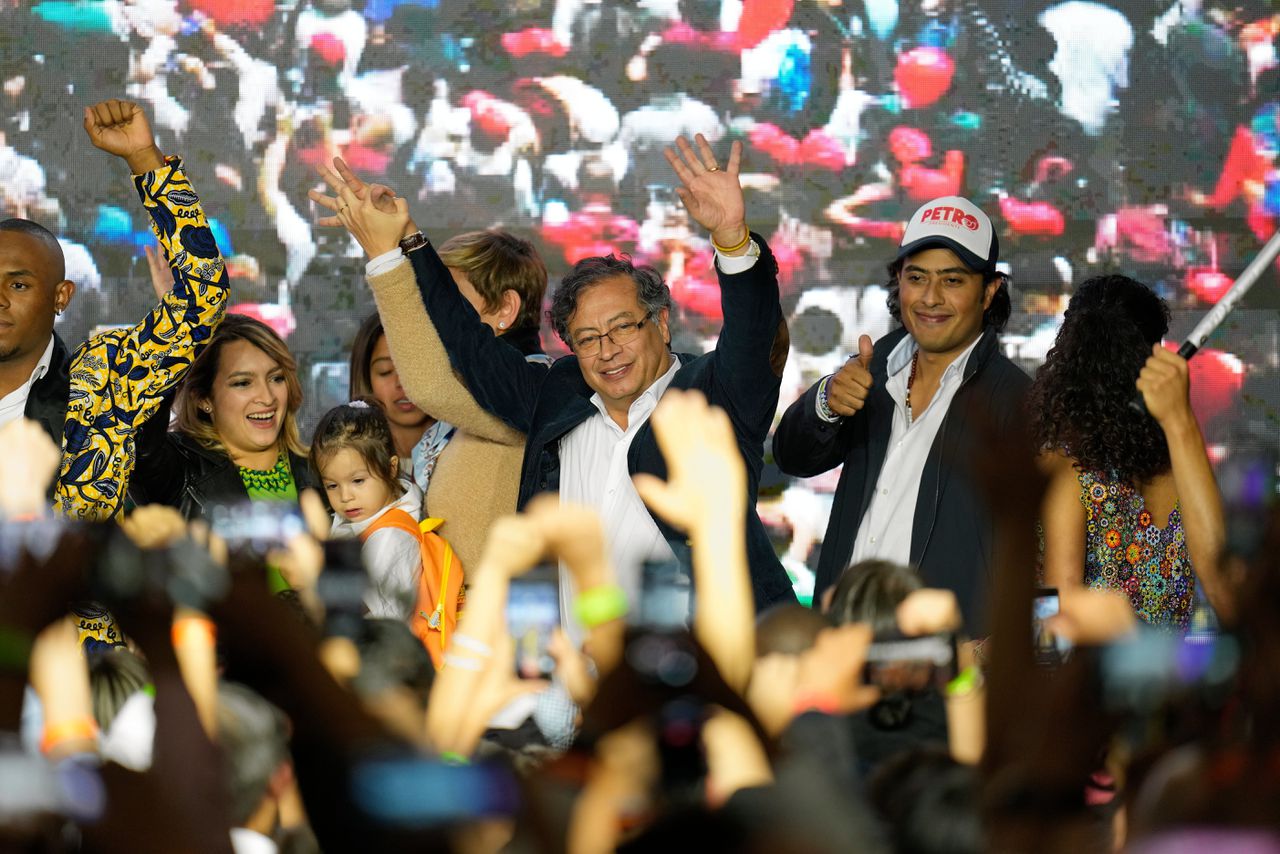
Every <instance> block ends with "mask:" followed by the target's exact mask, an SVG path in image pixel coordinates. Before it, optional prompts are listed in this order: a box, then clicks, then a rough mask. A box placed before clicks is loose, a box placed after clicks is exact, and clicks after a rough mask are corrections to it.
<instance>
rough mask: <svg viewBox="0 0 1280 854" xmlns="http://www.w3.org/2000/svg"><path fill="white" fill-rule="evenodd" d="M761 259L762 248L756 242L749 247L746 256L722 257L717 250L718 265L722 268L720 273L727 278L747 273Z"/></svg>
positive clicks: (752, 242)
mask: <svg viewBox="0 0 1280 854" xmlns="http://www.w3.org/2000/svg"><path fill="white" fill-rule="evenodd" d="M759 257H760V247H759V246H757V245H756V242H755V241H754V240H752V241H751V245H750V246H748V247H747V252H746V254H745V255H721V254H720V251H719V250H716V265H717V266H718V267H719V268H720V272H721V273H724V274H725V275H726V276H732V275H735V274H737V273H745V272H747V271H748V270H750V269H751V268H752V267H754V266H755V265H756V259H757V258H759Z"/></svg>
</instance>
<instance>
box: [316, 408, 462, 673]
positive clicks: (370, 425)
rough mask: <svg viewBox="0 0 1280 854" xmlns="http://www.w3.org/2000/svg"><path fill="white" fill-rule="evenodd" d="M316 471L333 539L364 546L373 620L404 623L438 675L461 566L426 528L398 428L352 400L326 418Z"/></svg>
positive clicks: (457, 602)
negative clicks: (403, 464) (396, 439)
mask: <svg viewBox="0 0 1280 854" xmlns="http://www.w3.org/2000/svg"><path fill="white" fill-rule="evenodd" d="M311 467H312V469H314V470H315V472H316V474H317V475H318V476H319V480H320V485H321V490H322V494H323V495H324V497H325V501H326V502H327V503H328V505H329V508H330V509H331V510H332V511H333V528H332V529H331V531H330V533H329V536H330V538H331V539H348V538H359V539H360V541H361V543H362V546H361V556H362V557H363V559H364V565H365V569H366V570H367V572H368V574H369V580H370V586H369V589H368V591H367V592H366V593H365V597H364V601H365V605H366V606H367V607H368V609H369V616H371V617H379V618H386V619H396V620H404V621H405V622H407V623H408V624H409V627H410V629H412V630H413V633H414V634H415V635H416V636H417V637H418V639H419V640H420V641H422V643H423V645H424V646H425V647H426V648H427V651H428V652H430V653H431V657H432V660H433V661H434V662H435V664H436V666H437V667H439V666H440V664H441V660H442V657H443V654H444V649H445V647H446V646H447V645H448V642H449V638H450V636H451V635H452V634H453V628H454V626H455V625H456V623H457V619H458V611H459V610H460V608H461V606H462V602H463V597H464V596H465V593H464V592H463V586H462V583H463V571H462V565H461V564H460V563H459V562H458V560H457V558H456V557H455V556H454V554H453V550H452V549H450V548H449V544H448V543H446V542H445V541H444V540H443V539H441V538H440V537H439V536H438V535H437V534H435V533H434V532H433V530H434V527H435V526H437V525H439V524H440V522H441V520H439V519H429V520H426V521H425V522H421V517H422V491H421V490H420V489H418V487H417V486H416V485H415V484H414V482H413V480H412V478H411V477H410V476H409V475H410V473H409V472H405V473H404V474H403V475H402V474H401V470H400V461H399V459H398V458H397V457H396V454H395V445H394V444H393V441H392V438H391V425H390V424H389V423H388V422H387V416H386V414H385V413H384V412H383V411H382V408H381V406H379V404H378V403H377V401H371V400H370V399H367V398H361V399H358V400H353V401H351V402H350V403H347V404H344V405H342V406H337V407H334V408H333V409H331V410H329V411H328V412H326V413H325V415H324V417H323V418H321V419H320V424H319V426H317V427H316V432H315V437H314V438H313V440H312V442H311Z"/></svg>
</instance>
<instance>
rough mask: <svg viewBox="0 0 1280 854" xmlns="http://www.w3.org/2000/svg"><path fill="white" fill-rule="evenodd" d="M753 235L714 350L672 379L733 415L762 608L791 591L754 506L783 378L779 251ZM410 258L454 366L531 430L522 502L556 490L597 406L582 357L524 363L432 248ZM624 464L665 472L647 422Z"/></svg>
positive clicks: (492, 403) (724, 287) (672, 535)
mask: <svg viewBox="0 0 1280 854" xmlns="http://www.w3.org/2000/svg"><path fill="white" fill-rule="evenodd" d="M753 238H754V239H755V241H756V244H757V245H759V246H760V250H761V253H760V258H759V259H757V261H756V263H755V265H754V266H753V267H752V268H751V269H750V270H748V271H746V272H744V273H739V274H736V275H732V276H729V275H725V274H723V273H719V277H720V294H721V297H720V299H721V305H722V307H723V311H724V326H723V327H722V329H721V331H720V338H719V340H718V342H717V343H716V347H715V349H714V350H712V351H711V352H710V353H707V354H705V355H702V356H691V355H681V356H680V362H681V365H680V368H679V369H678V370H677V371H676V374H675V378H674V379H673V380H672V383H671V387H673V388H681V389H697V390H699V391H701V392H702V393H703V394H704V395H706V397H707V399H708V400H709V401H710V402H711V403H712V404H714V405H716V406H719V407H721V408H723V409H724V410H725V411H726V412H727V413H728V414H729V418H730V420H731V421H732V422H733V429H734V433H735V435H736V437H737V440H738V450H739V452H740V453H741V454H742V459H743V461H744V462H745V463H746V467H747V483H748V492H749V494H748V507H749V511H748V514H747V519H746V523H747V557H748V561H749V563H750V567H751V581H752V589H753V591H754V593H755V601H756V608H757V609H763V608H766V607H768V606H769V605H771V604H774V603H776V602H779V601H793V600H794V594H793V593H792V590H791V582H790V580H789V579H788V577H787V574H786V571H785V570H784V569H783V568H782V564H781V563H780V562H779V561H778V557H777V555H776V554H775V552H774V549H773V544H772V542H771V541H770V539H769V536H768V533H767V532H766V531H765V529H764V525H763V524H762V523H761V522H760V517H759V516H758V515H756V511H755V500H756V491H757V487H758V484H759V480H760V470H761V468H762V467H763V456H764V440H765V438H766V437H767V436H768V432H769V426H770V423H771V421H772V419H773V413H774V411H775V410H776V408H777V405H778V389H779V387H780V380H779V378H778V377H777V376H776V375H775V374H774V372H773V369H772V367H771V366H770V362H769V357H770V351H771V347H772V344H773V340H774V336H775V335H777V334H778V329H779V325H780V324H781V321H782V309H781V306H780V305H779V303H778V276H777V269H778V268H777V264H776V263H775V262H774V259H773V254H772V253H771V252H770V251H769V248H768V246H767V245H766V244H765V242H764V239H763V238H761V237H760V236H759V235H753ZM409 259H410V261H411V262H412V264H413V268H414V273H415V276H416V278H417V281H418V289H419V291H420V292H421V294H422V301H423V304H424V305H425V306H426V309H427V312H428V314H429V315H430V316H431V321H432V323H433V324H434V325H435V327H436V330H437V331H438V332H439V334H440V339H441V341H442V342H443V343H444V346H445V349H446V350H447V351H448V353H449V359H450V362H451V363H452V365H453V368H454V370H456V371H457V372H458V373H459V374H460V375H461V377H462V379H463V381H464V382H465V383H466V385H467V388H468V389H469V390H470V392H471V394H472V395H473V396H474V397H475V399H476V401H477V402H478V403H479V404H480V405H481V406H483V407H484V408H485V409H486V410H488V411H489V412H492V413H493V414H494V415H496V416H498V417H499V418H501V419H503V420H504V421H506V422H507V423H508V424H510V425H511V426H512V427H514V428H515V429H517V430H519V431H521V432H522V433H524V434H525V436H526V437H527V440H526V444H525V455H524V464H523V467H522V471H521V476H520V496H519V504H520V506H521V507H523V506H524V505H525V504H526V503H527V502H528V501H529V499H531V498H532V497H533V496H534V495H535V494H537V493H539V492H544V491H551V492H555V491H558V490H559V488H560V447H559V443H560V439H561V438H563V437H564V436H565V435H566V434H567V433H568V432H569V431H570V430H572V429H573V428H575V427H577V426H578V425H579V424H581V423H582V422H583V421H585V420H586V419H588V418H590V417H591V416H593V415H595V414H597V412H598V410H597V409H596V408H595V407H594V406H593V405H592V404H591V396H592V394H593V392H592V390H591V388H590V387H589V386H588V385H587V383H586V380H584V379H583V376H582V370H581V369H580V367H579V365H578V360H577V358H576V357H574V356H566V357H564V358H562V359H559V360H558V361H556V362H555V364H553V365H552V366H551V367H550V368H547V367H545V366H543V365H536V364H530V363H528V362H526V361H525V360H524V357H523V356H522V355H520V354H519V353H518V352H516V351H515V350H513V349H512V348H510V347H506V346H502V345H501V344H500V342H499V341H498V339H497V338H495V337H494V335H493V333H492V331H491V330H490V329H489V328H488V327H486V326H485V325H484V324H483V323H481V322H480V318H479V316H478V315H477V314H476V312H475V310H474V309H472V307H471V306H470V305H469V304H468V303H467V302H466V300H464V299H463V298H462V296H461V295H460V294H459V293H458V289H457V287H455V286H454V283H453V280H452V278H451V277H450V274H449V271H448V269H447V268H446V267H445V266H444V264H443V263H442V262H441V261H440V258H439V256H438V255H436V253H435V250H434V249H433V248H432V247H431V246H425V247H423V248H422V249H419V250H416V251H414V252H411V253H409ZM717 272H718V271H717ZM627 464H628V470H629V471H630V472H631V474H633V475H634V474H635V473H637V472H647V473H650V474H654V475H657V476H658V477H663V478H665V477H666V474H667V468H666V463H665V461H664V460H663V457H662V452H661V451H660V450H659V449H658V444H657V440H656V439H655V438H654V435H653V429H652V427H651V426H650V425H649V424H648V423H646V424H645V425H644V426H643V427H641V428H640V430H639V432H638V433H637V434H636V436H635V438H634V440H633V441H632V443H631V447H630V450H629V452H628V456H627ZM651 515H652V514H651ZM653 518H654V521H655V522H656V523H657V525H658V527H659V529H660V530H661V531H662V533H663V536H665V537H666V538H667V541H668V542H669V543H670V544H671V546H672V550H673V551H674V552H675V554H676V555H677V556H680V557H681V558H687V552H688V549H687V546H686V540H685V537H684V535H682V534H680V533H679V532H677V531H676V530H675V529H673V528H671V527H670V526H669V525H667V524H666V523H665V522H664V521H663V520H661V519H659V518H658V517H656V516H654V517H653Z"/></svg>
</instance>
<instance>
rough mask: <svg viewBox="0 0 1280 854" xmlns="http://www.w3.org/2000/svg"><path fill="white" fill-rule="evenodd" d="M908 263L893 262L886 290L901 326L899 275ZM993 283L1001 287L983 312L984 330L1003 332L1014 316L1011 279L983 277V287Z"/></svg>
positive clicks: (900, 260)
mask: <svg viewBox="0 0 1280 854" xmlns="http://www.w3.org/2000/svg"><path fill="white" fill-rule="evenodd" d="M906 262H907V259H905V258H900V259H898V260H897V261H893V262H891V263H890V264H889V267H888V270H889V281H888V282H886V283H885V289H886V290H887V291H889V297H888V298H887V299H886V300H885V302H886V303H887V304H888V306H889V314H890V315H892V316H893V319H894V320H895V321H896V322H898V323H899V324H900V323H902V302H901V300H899V298H898V274H899V273H901V272H902V267H903V265H905V264H906ZM993 281H998V282H1000V287H998V288H997V289H996V293H995V296H993V297H992V298H991V305H989V306H987V310H986V311H984V312H982V328H983V329H984V330H985V329H987V328H988V327H990V328H992V329H994V330H995V331H996V332H1003V331H1004V325H1005V324H1006V323H1008V322H1009V315H1011V314H1013V300H1012V299H1011V298H1010V297H1009V277H1008V276H1007V275H1005V274H1004V273H992V274H990V275H988V276H983V278H982V286H983V287H984V288H985V287H986V286H987V285H989V284H991V282H993Z"/></svg>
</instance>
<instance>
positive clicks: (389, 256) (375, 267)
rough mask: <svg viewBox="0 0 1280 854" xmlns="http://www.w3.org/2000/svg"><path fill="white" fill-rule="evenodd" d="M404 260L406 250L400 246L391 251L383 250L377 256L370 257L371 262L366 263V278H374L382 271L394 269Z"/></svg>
mask: <svg viewBox="0 0 1280 854" xmlns="http://www.w3.org/2000/svg"><path fill="white" fill-rule="evenodd" d="M402 261H404V250H402V249H401V248H400V247H399V246H397V247H396V248H395V249H392V250H391V251H390V252H383V253H382V254H381V255H379V256H378V257H377V258H370V259H369V263H367V264H365V265H364V275H365V278H367V279H372V278H373V277H374V276H377V275H379V274H380V273H385V272H387V271H388V270H394V269H395V268H396V267H398V266H400V263H401V262H402Z"/></svg>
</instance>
